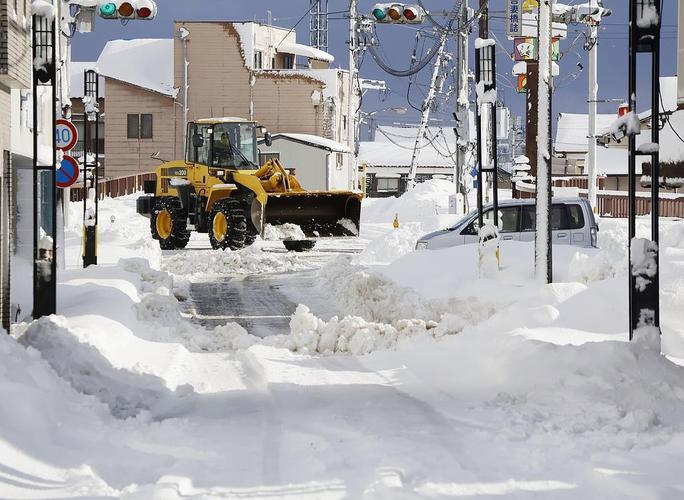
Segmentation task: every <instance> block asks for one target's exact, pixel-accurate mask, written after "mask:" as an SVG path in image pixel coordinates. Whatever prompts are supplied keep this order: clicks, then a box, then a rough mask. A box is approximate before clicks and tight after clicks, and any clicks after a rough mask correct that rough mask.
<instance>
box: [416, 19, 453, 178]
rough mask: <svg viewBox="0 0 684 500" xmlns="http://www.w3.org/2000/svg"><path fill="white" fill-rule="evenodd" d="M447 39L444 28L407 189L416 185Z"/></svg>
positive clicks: (419, 128)
mask: <svg viewBox="0 0 684 500" xmlns="http://www.w3.org/2000/svg"><path fill="white" fill-rule="evenodd" d="M446 40H447V31H446V30H444V31H443V32H442V34H441V35H440V44H439V51H438V52H437V56H436V57H435V66H434V68H433V69H432V80H431V81H430V90H428V93H427V96H425V101H424V102H423V113H422V115H421V117H420V125H419V127H418V135H417V136H416V142H415V144H414V146H413V156H412V157H411V167H410V168H409V174H408V185H407V189H413V187H414V186H415V185H416V171H417V170H418V160H419V159H420V153H421V150H422V149H423V136H424V135H425V130H426V129H427V124H428V120H429V119H430V109H431V108H432V102H433V101H434V100H435V94H437V87H439V75H440V69H441V67H442V62H443V59H444V49H445V48H446Z"/></svg>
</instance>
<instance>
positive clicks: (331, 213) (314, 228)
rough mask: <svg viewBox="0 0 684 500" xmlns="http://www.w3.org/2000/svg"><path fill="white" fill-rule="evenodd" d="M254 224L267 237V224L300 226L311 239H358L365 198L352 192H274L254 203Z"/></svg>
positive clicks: (252, 214)
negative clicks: (362, 201) (261, 200)
mask: <svg viewBox="0 0 684 500" xmlns="http://www.w3.org/2000/svg"><path fill="white" fill-rule="evenodd" d="M251 216H252V222H253V223H254V226H255V227H256V228H257V231H259V233H260V234H261V235H262V236H263V235H264V229H265V227H266V225H267V224H270V225H272V226H279V225H282V224H296V225H297V226H299V227H300V228H301V229H302V232H303V233H304V234H305V235H306V237H307V238H339V237H345V236H358V234H359V219H360V217H361V195H359V194H357V193H353V192H351V191H340V192H330V191H320V192H316V191H307V192H292V193H277V194H276V193H272V194H269V195H268V199H267V201H266V203H265V204H264V205H262V204H261V203H260V202H259V201H258V200H256V199H255V200H254V202H253V203H252V213H251Z"/></svg>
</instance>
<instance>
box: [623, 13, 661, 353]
mask: <svg viewBox="0 0 684 500" xmlns="http://www.w3.org/2000/svg"><path fill="white" fill-rule="evenodd" d="M660 16H661V11H660V2H659V1H656V0H631V1H630V9H629V20H630V23H629V26H630V33H629V85H628V94H629V112H630V113H632V118H633V121H634V122H636V123H638V121H637V118H636V116H635V115H636V109H637V103H636V100H637V99H636V92H637V88H636V78H637V76H636V75H637V54H638V53H646V54H651V81H652V91H651V113H652V114H651V125H652V126H651V143H654V144H658V140H659V135H660V131H659V128H658V125H659V123H660ZM625 129H626V130H625V131H626V134H627V135H628V138H629V164H628V169H629V171H628V174H629V185H628V190H629V193H628V195H629V262H630V263H629V271H630V272H629V318H630V321H629V338H630V340H632V339H633V337H634V332H635V330H637V329H638V328H641V327H645V326H651V327H656V328H660V297H659V293H660V290H659V289H660V283H659V281H660V279H659V249H658V230H659V228H658V218H659V215H660V214H659V183H658V178H659V171H660V160H659V152H658V148H657V147H656V148H645V149H647V150H648V151H646V150H644V151H643V152H641V151H638V150H637V149H636V135H637V134H638V133H640V131H634V130H630V127H629V125H627V126H626V127H625ZM638 155H641V156H650V157H651V179H652V182H651V242H650V243H649V242H643V241H638V239H637V238H636V215H637V214H636V157H637V156H638ZM636 245H638V247H636ZM636 248H639V250H638V251H639V252H642V250H643V251H644V252H643V253H648V254H650V255H651V256H652V257H651V258H652V259H654V261H655V264H656V267H655V273H654V274H653V272H654V271H653V269H652V268H651V269H650V270H648V269H645V267H644V266H643V265H635V263H636V260H638V258H639V257H642V256H641V255H635V253H636ZM646 249H648V252H646V251H645V250H646Z"/></svg>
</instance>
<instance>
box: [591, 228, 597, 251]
mask: <svg viewBox="0 0 684 500" xmlns="http://www.w3.org/2000/svg"><path fill="white" fill-rule="evenodd" d="M596 229H597V228H596V226H593V227H592V228H591V246H592V247H598V237H597V235H596Z"/></svg>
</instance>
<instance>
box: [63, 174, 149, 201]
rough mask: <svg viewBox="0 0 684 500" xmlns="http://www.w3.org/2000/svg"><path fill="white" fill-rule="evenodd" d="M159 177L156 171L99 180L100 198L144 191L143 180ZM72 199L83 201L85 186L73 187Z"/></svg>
mask: <svg viewBox="0 0 684 500" xmlns="http://www.w3.org/2000/svg"><path fill="white" fill-rule="evenodd" d="M156 178H157V175H156V174H154V173H148V174H138V175H130V176H128V177H118V178H116V179H106V180H103V181H100V182H98V187H99V195H100V199H102V198H105V197H109V198H118V197H119V196H126V195H127V194H133V193H135V192H137V191H142V189H143V182H145V181H153V180H155V179H156ZM71 201H83V188H82V187H76V188H74V187H72V188H71Z"/></svg>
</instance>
